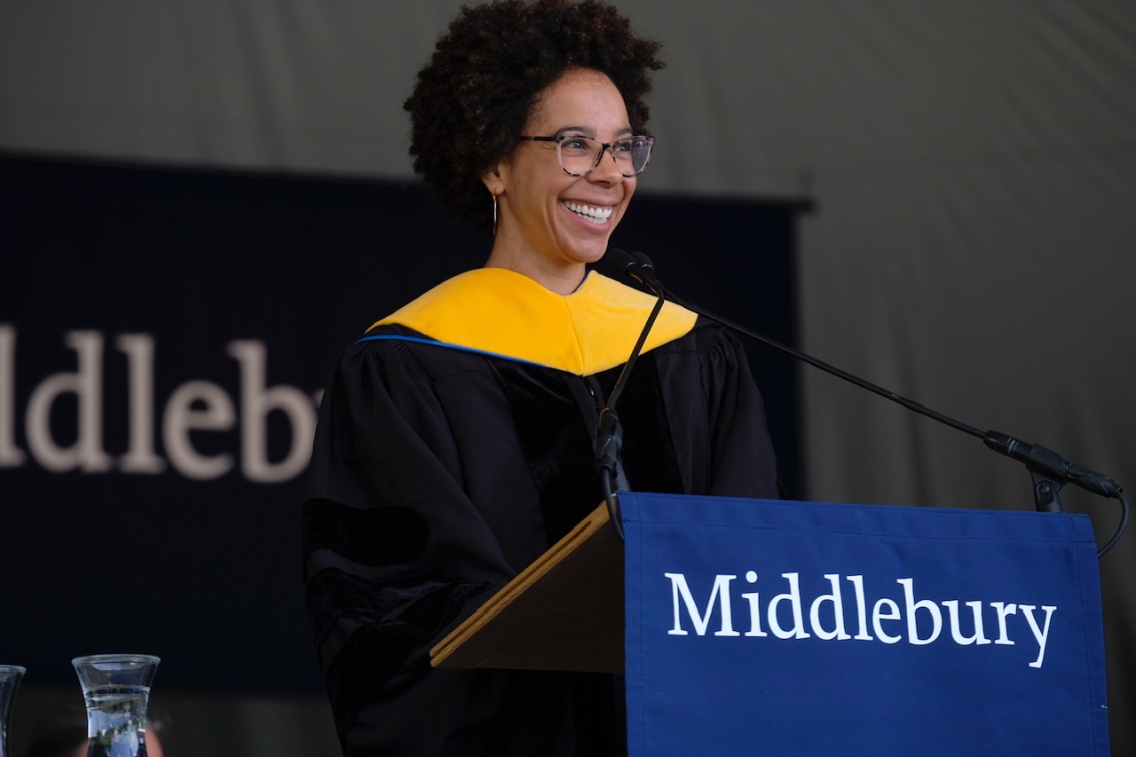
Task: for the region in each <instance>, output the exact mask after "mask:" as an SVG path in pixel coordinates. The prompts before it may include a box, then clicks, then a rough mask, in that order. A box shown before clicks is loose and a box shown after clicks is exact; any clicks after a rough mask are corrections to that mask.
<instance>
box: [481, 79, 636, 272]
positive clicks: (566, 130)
mask: <svg viewBox="0 0 1136 757" xmlns="http://www.w3.org/2000/svg"><path fill="white" fill-rule="evenodd" d="M523 133H524V135H525V136H540V137H546V136H553V135H556V134H574V135H583V136H588V137H594V138H595V139H598V140H599V141H600V142H605V143H611V142H615V141H616V140H617V139H621V138H623V137H627V136H630V135H631V124H630V122H629V120H628V117H627V108H626V106H625V105H624V104H623V97H622V96H621V95H620V94H619V90H618V89H616V87H615V85H614V84H612V82H611V79H609V78H608V77H607V76H605V75H604V74H602V73H600V72H598V71H594V70H591V69H572V70H571V71H568V72H567V73H565V74H564V75H563V76H561V77H560V78H559V79H557V80H556V81H555V82H553V83H552V84H550V85H549V86H548V87H547V88H545V90H544V91H543V92H541V94H540V97H539V98H538V100H537V104H536V107H535V108H534V109H533V112H532V114H531V115H530V116H529V120H528V123H527V124H526V125H525V130H524V132H523ZM518 136H520V135H518ZM482 180H483V181H484V182H485V185H486V187H488V189H489V191H490V193H492V194H493V195H495V196H496V197H497V202H498V210H497V213H498V222H497V235H496V237H495V238H494V240H493V252H492V253H491V254H490V256H489V260H488V262H487V263H486V265H487V266H490V267H498V268H508V269H511V270H514V271H517V272H518V273H523V274H525V275H526V276H528V277H529V278H532V279H535V280H536V281H537V282H539V283H541V284H543V285H544V286H545V287H547V288H548V289H551V290H552V291H555V292H560V293H561V294H567V293H569V292H571V291H573V290H575V288H576V287H577V286H579V284H580V282H581V281H582V280H583V277H584V265H585V264H586V263H594V262H595V261H597V260H599V259H600V258H602V257H603V254H604V252H605V251H606V250H607V242H608V238H609V237H610V236H611V232H612V230H613V229H614V228H615V226H616V224H618V223H619V220H620V219H621V218H622V217H623V213H624V211H625V210H626V209H627V203H628V202H629V201H630V200H631V195H632V194H634V192H635V182H636V180H635V178H634V177H631V178H628V177H625V176H624V175H623V174H622V173H621V170H620V168H619V167H618V166H616V164H615V161H614V160H613V159H612V157H611V150H610V149H609V150H606V151H605V152H604V155H603V158H602V159H601V160H600V164H599V165H598V166H596V167H595V168H593V169H592V170H591V171H590V172H589V173H588V174H586V175H584V176H570V175H569V174H567V173H565V172H564V169H562V168H561V167H560V163H559V161H558V160H557V158H556V145H555V144H554V143H552V142H535V141H527V140H525V141H520V142H518V144H517V148H516V150H514V151H513V153H512V154H511V155H508V156H507V157H505V158H502V159H501V160H500V161H498V162H497V163H496V164H495V165H494V166H493V167H492V168H491V169H490V170H489V171H486V172H485V174H483V175H482Z"/></svg>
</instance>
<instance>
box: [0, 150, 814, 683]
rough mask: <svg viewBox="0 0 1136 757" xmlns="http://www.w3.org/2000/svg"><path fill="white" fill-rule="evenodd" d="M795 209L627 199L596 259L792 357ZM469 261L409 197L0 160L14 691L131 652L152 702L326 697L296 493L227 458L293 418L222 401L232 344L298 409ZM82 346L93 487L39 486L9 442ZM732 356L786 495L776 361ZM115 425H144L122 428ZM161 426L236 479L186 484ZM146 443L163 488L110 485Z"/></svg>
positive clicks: (290, 430)
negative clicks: (147, 384) (755, 391)
mask: <svg viewBox="0 0 1136 757" xmlns="http://www.w3.org/2000/svg"><path fill="white" fill-rule="evenodd" d="M645 183H647V184H649V180H648V181H647V182H645ZM487 200H488V198H487ZM801 209H802V208H801V207H800V206H799V205H796V204H794V203H792V202H780V201H770V202H748V201H747V202H729V201H723V202H710V201H706V200H690V199H683V198H662V197H651V196H649V195H643V194H640V196H639V197H637V198H636V200H635V202H634V203H633V204H632V208H631V211H630V212H629V213H628V215H627V217H626V218H625V220H624V221H623V224H622V225H621V226H620V228H619V229H618V230H617V232H616V233H615V236H614V239H613V244H614V245H616V246H622V247H625V248H626V249H638V250H643V251H644V252H647V253H648V254H649V255H651V256H652V257H653V258H654V260H655V262H656V265H657V268H658V271H659V274H660V277H661V278H662V279H663V280H664V281H665V282H667V283H668V285H669V286H670V287H671V288H672V289H674V290H675V291H676V292H677V293H678V294H680V295H682V296H684V297H685V298H687V299H689V300H691V301H693V302H697V303H699V304H702V305H704V306H706V307H709V308H711V309H713V310H716V311H717V312H719V313H721V314H722V315H725V316H727V317H730V318H733V319H735V320H737V321H739V322H741V323H744V324H747V325H749V326H751V327H753V328H756V329H757V330H759V331H762V332H763V333H765V334H767V335H769V336H771V337H773V338H775V339H778V340H780V341H783V342H786V343H789V344H793V343H794V342H795V339H794V325H793V324H794V313H795V305H794V290H795V287H794V283H793V269H794V265H793V251H794V249H795V234H796V215H797V213H798V212H799V211H800V210H801ZM489 212H490V206H489V203H488V201H487V202H486V213H489ZM488 249H489V241H488V240H486V239H484V238H480V237H477V236H476V235H474V234H472V233H471V232H468V231H466V230H465V229H464V227H462V226H460V225H459V224H457V223H455V222H453V221H451V220H450V219H448V218H447V216H446V215H445V213H444V211H443V210H442V209H441V208H440V207H439V206H438V205H437V204H436V203H434V202H433V200H431V199H430V198H429V195H428V193H427V192H426V190H425V189H424V188H422V187H421V186H419V185H416V184H402V183H393V182H386V183H384V182H377V181H357V180H334V179H324V178H311V177H295V176H282V175H260V174H245V173H224V172H206V171H191V170H175V169H168V168H155V167H137V166H118V165H104V164H95V163H75V162H65V161H53V160H41V159H35V158H29V157H24V156H15V155H9V156H0V662H4V663H11V664H22V665H25V666H27V667H28V678H27V680H28V681H29V682H33V683H71V682H74V681H75V678H74V674H73V672H72V670H71V666H70V664H69V660H70V659H71V658H72V657H74V656H76V655H80V654H93V653H101V652H116V651H117V652H123V651H130V652H145V653H151V654H157V655H160V656H161V657H162V658H163V661H162V665H161V668H160V670H159V673H158V678H157V681H156V684H157V685H159V686H162V687H170V688H173V687H177V688H226V689H251V690H269V691H271V690H276V691H303V690H313V689H317V688H320V687H321V686H322V683H321V679H320V676H319V673H318V670H317V668H316V665H315V662H314V660H315V655H314V651H313V650H312V644H311V638H310V633H309V630H308V628H307V624H306V620H305V618H304V614H303V609H302V603H301V587H300V567H299V543H298V541H299V538H298V533H299V505H300V502H301V501H302V499H303V488H304V482H303V479H304V477H303V475H302V473H301V474H299V475H295V476H292V477H290V478H289V479H288V480H285V481H280V482H275V483H263V482H257V481H254V480H250V474H249V471H248V469H247V466H246V465H245V464H244V461H243V460H242V440H247V438H250V435H252V434H256V433H257V429H258V428H259V425H258V424H261V425H263V426H264V434H265V436H266V438H267V458H266V459H267V465H268V467H270V468H271V466H273V465H278V464H279V463H280V462H281V461H282V460H283V459H284V458H285V457H286V456H287V455H288V454H289V452H290V451H291V450H292V449H293V444H294V443H296V440H295V439H294V438H293V437H294V429H295V421H294V420H293V416H290V415H289V414H288V413H286V412H283V411H281V410H278V409H277V410H271V411H267V412H266V411H264V409H263V408H262V411H261V414H260V416H258V417H255V418H253V419H252V421H251V422H249V419H248V418H247V417H244V416H243V412H244V410H245V409H246V406H248V405H250V402H249V401H248V400H249V398H250V397H251V398H252V400H256V399H257V398H259V399H261V400H263V399H265V398H266V397H267V396H268V395H266V394H265V393H264V392H265V391H267V392H268V393H269V394H272V392H273V391H274V390H273V389H264V390H263V391H261V389H257V388H256V387H254V390H255V391H253V392H252V393H251V394H250V395H248V396H247V397H246V396H244V395H242V383H241V378H242V373H243V374H244V376H245V381H246V383H247V382H248V381H249V380H250V379H249V370H248V366H247V365H246V366H244V367H243V368H242V362H241V361H240V360H238V359H237V358H236V357H235V356H234V353H230V351H229V350H230V349H233V348H232V347H231V346H230V345H232V344H233V343H234V342H238V343H240V344H243V345H244V346H243V347H237V348H236V349H237V351H238V352H240V353H241V354H244V355H246V357H247V356H248V355H249V354H251V352H250V345H252V346H253V348H256V345H263V349H264V350H265V358H264V365H265V371H266V386H267V387H293V389H288V388H284V389H281V390H280V392H283V393H284V394H288V395H289V396H290V397H291V401H292V402H293V404H296V403H298V402H299V399H298V398H299V397H300V394H301V393H303V395H305V397H307V398H309V399H310V398H311V397H312V396H313V395H315V394H316V393H318V391H319V390H320V387H321V386H322V385H323V381H324V378H325V376H326V372H327V370H328V369H329V368H330V366H331V363H332V360H333V359H334V357H335V355H336V354H337V353H338V352H339V350H340V349H342V348H343V347H344V346H345V345H346V344H348V343H349V342H350V341H351V340H352V339H353V338H354V337H355V336H357V335H358V334H359V333H361V332H362V331H363V329H365V328H366V327H367V326H369V325H370V324H371V323H372V322H374V321H375V320H377V319H378V318H380V317H382V316H383V315H386V314H387V313H389V312H390V311H392V310H394V309H395V308H396V307H397V306H399V305H401V304H402V303H404V302H406V301H408V300H410V299H411V298H413V297H415V296H417V295H418V294H420V293H421V292H423V291H425V290H426V289H428V288H429V287H430V286H432V285H433V284H435V283H437V282H439V281H441V280H442V279H444V278H446V277H448V276H450V275H453V274H455V273H458V272H460V271H462V270H466V269H469V268H472V267H477V266H478V265H480V264H481V263H482V262H483V260H484V258H485V256H486V255H487V254H488ZM74 332H82V333H81V334H79V335H78V336H75V335H74ZM69 334H72V336H70V337H69V336H68V335H69ZM123 335H149V339H150V340H152V341H149V343H150V344H152V345H153V370H152V375H153V398H152V403H143V404H144V405H147V406H150V405H152V410H149V411H145V410H144V411H143V414H142V415H138V413H139V410H138V406H137V404H135V405H132V404H131V401H130V393H131V391H132V390H131V388H130V387H131V386H135V389H134V391H135V392H137V386H140V385H141V384H138V383H137V376H135V378H134V379H132V378H131V374H130V366H131V365H132V364H134V365H136V367H137V366H141V365H143V362H142V361H140V360H139V359H138V358H137V353H132V354H134V355H135V358H133V362H132V359H128V353H129V352H130V350H131V348H129V347H126V346H123V344H124V343H120V342H119V341H118V340H119V339H120V337H122V336H123ZM68 340H70V341H68ZM98 340H101V342H102V344H101V348H100V349H98V351H97V352H98V355H100V356H101V370H98V371H95V370H94V367H93V366H91V367H90V368H89V370H88V371H87V372H86V373H85V374H84V376H85V377H86V378H85V380H86V382H87V383H86V386H87V390H89V392H90V394H89V395H88V396H89V398H90V400H91V401H90V403H89V404H88V406H87V407H86V412H87V413H88V416H89V415H90V413H91V411H92V407H91V406H97V407H95V408H94V410H95V415H97V416H101V425H102V428H101V433H99V434H97V437H98V438H97V440H96V446H97V447H101V450H102V451H105V453H106V460H107V462H108V469H107V470H101V471H83V470H81V469H79V468H76V469H72V470H60V471H53V470H48V469H47V467H45V465H44V464H43V462H42V461H41V459H40V457H39V456H37V455H36V454H34V453H33V451H32V450H31V448H30V446H29V440H28V433H29V428H28V424H29V417H28V416H29V413H28V408H29V404H31V403H32V398H33V395H35V394H36V393H37V390H41V389H42V392H41V394H42V393H46V394H51V392H49V391H47V389H46V388H45V387H46V386H47V385H48V384H47V383H45V382H48V383H50V382H49V379H50V377H52V376H55V375H57V374H68V373H70V374H74V373H75V372H76V371H77V368H78V352H77V350H76V349H74V348H73V346H74V345H76V344H78V343H80V342H82V343H83V344H86V345H88V347H87V348H86V349H89V350H90V354H92V355H93V354H95V352H96V346H97V343H98ZM130 340H133V343H134V344H135V345H137V343H138V341H139V338H138V337H130V336H128V337H127V341H130ZM143 341H148V340H146V339H145V338H143ZM69 345H70V346H69ZM750 358H751V363H752V364H753V366H754V371H755V376H756V377H757V381H758V384H759V385H760V386H761V388H762V391H763V392H764V394H765V397H766V404H767V409H768V412H769V417H770V426H771V433H772V435H773V439H774V444H775V445H776V447H777V452H778V457H779V462H780V466H779V467H780V472H781V476H782V478H783V479H784V480H785V482H786V484H787V485H788V487H789V490H790V495H791V496H792V495H794V494H795V493H796V492H797V491H798V486H797V482H798V478H799V476H798V469H797V449H798V436H797V434H798V432H797V387H796V382H795V375H796V367H795V366H794V364H793V363H792V362H791V361H790V360H789V359H787V358H785V357H783V356H781V355H780V354H778V353H776V352H774V351H772V350H769V349H768V348H764V347H760V346H750ZM254 362H255V361H254ZM95 377H97V378H98V379H99V380H101V386H98V385H96V384H93V383H92V379H93V378H95ZM59 381H62V383H61V384H59V386H60V387H63V389H62V390H60V391H59V392H58V393H57V397H56V399H55V400H54V401H53V402H52V403H51V404H50V406H49V407H50V412H49V415H48V417H49V423H48V424H47V425H48V426H49V427H50V442H51V444H53V445H54V446H55V447H56V448H59V449H62V450H65V449H66V448H68V447H70V446H71V445H72V444H74V443H75V442H76V441H77V436H78V434H79V423H78V422H77V417H78V415H79V413H80V408H81V406H82V405H83V404H84V402H83V401H80V400H79V398H78V395H77V394H75V393H74V392H71V391H69V390H67V389H66V387H65V384H66V381H67V379H60V380H59ZM191 382H210V383H211V384H215V385H216V387H214V389H213V390H212V391H213V395H210V396H212V397H213V399H212V400H210V401H209V402H211V403H212V409H213V411H214V412H220V410H219V408H221V406H223V405H225V404H226V401H225V399H224V398H223V397H222V398H220V399H217V397H216V393H217V387H219V389H220V390H221V391H222V392H223V394H225V395H227V397H228V404H229V405H230V406H231V409H232V410H233V413H234V417H233V418H231V419H229V420H228V421H225V420H224V419H223V418H222V419H221V420H218V421H216V426H217V428H215V429H214V430H208V429H205V428H198V429H197V430H193V429H189V430H187V428H188V426H186V425H185V424H186V422H185V421H184V417H185V414H186V412H190V413H192V412H197V413H198V415H196V416H194V417H195V418H196V419H197V420H196V421H193V420H191V421H189V423H190V425H192V424H193V423H198V424H199V425H201V426H205V425H208V421H203V420H201V419H202V418H203V417H204V414H205V413H206V412H207V411H208V409H209V404H207V403H206V402H205V401H203V400H202V399H200V397H201V396H202V393H203V391H204V390H203V389H202V387H203V385H202V384H199V383H191ZM57 388H58V387H57ZM87 390H85V391H87ZM95 390H98V391H95ZM191 390H192V391H191ZM185 391H189V393H190V395H191V396H197V397H198V398H199V399H197V400H195V401H193V402H190V401H187V400H184V399H183V400H182V402H183V406H182V413H181V416H180V417H182V421H180V423H181V425H178V424H179V421H178V420H177V418H175V417H173V416H170V417H167V414H168V408H169V406H170V405H171V404H177V403H176V402H175V403H171V398H172V397H174V396H175V395H177V393H178V392H185ZM280 392H277V393H280ZM205 394H208V392H205ZM182 396H183V397H184V395H182ZM272 396H275V395H272ZM41 400H42V397H41ZM138 401H139V400H138V399H137V395H136V399H135V403H137V402H138ZM314 403H315V400H314V399H311V400H310V410H311V412H312V414H313V417H314V407H315V404H314ZM42 404H43V403H42V402H41V405H42ZM132 408H133V409H132ZM131 413H134V416H135V417H139V418H142V419H144V420H146V424H145V425H146V426H147V427H148V429H147V430H143V431H139V430H138V428H135V430H134V431H133V432H132V431H131V427H130V421H129V419H130V418H131V417H132V416H131ZM147 413H148V414H147ZM175 415H176V414H175ZM221 415H224V413H223V412H222V413H221ZM171 418H172V420H171ZM33 423H34V421H33ZM86 423H87V428H86V431H85V433H87V434H88V435H89V436H91V437H92V438H94V437H95V436H96V435H95V434H94V433H93V430H92V427H91V426H90V417H88V420H87V421H86ZM167 427H169V428H172V429H173V431H172V433H173V435H174V436H176V437H178V438H180V439H181V440H182V441H183V442H188V444H190V445H191V446H192V450H193V454H194V455H196V456H198V457H208V458H212V459H213V460H214V461H215V462H217V461H221V462H217V464H218V465H221V466H222V467H225V466H226V465H229V463H225V462H224V461H225V460H227V459H229V460H231V468H229V469H228V470H227V472H224V473H223V474H222V475H219V476H217V477H214V478H208V479H195V478H192V477H189V476H187V475H185V474H184V473H183V472H182V470H181V469H179V468H178V466H176V465H174V464H172V462H171V461H172V456H171V452H170V450H168V449H167V448H166V445H165V443H164V435H165V433H166V432H167V431H168V430H169V428H167ZM96 430H97V429H96ZM139 434H142V435H143V436H146V435H152V442H151V443H150V444H148V445H147V444H145V443H144V441H145V440H144V439H143V441H142V442H139V439H138V438H137V437H138V435H139ZM41 436H42V431H41ZM140 443H141V444H142V446H143V447H146V446H149V447H151V448H152V451H153V457H154V458H162V460H163V461H164V462H163V463H159V464H160V465H163V466H164V469H163V470H162V471H160V472H151V473H139V472H130V471H127V470H123V469H122V463H121V459H122V457H123V454H124V453H125V452H126V451H127V450H128V448H132V445H135V444H140ZM301 444H302V442H301ZM225 455H228V456H229V458H225V457H223V456H225ZM253 457H256V454H255V453H254V454H253ZM261 457H262V458H263V457H264V455H261ZM21 458H22V460H21ZM60 466H62V467H67V466H66V465H65V464H60ZM88 467H92V466H90V465H88ZM94 467H98V466H97V465H96V466H94ZM253 475H255V474H253Z"/></svg>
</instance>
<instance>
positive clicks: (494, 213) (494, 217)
mask: <svg viewBox="0 0 1136 757" xmlns="http://www.w3.org/2000/svg"><path fill="white" fill-rule="evenodd" d="M493 236H497V195H493Z"/></svg>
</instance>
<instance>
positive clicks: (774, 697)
mask: <svg viewBox="0 0 1136 757" xmlns="http://www.w3.org/2000/svg"><path fill="white" fill-rule="evenodd" d="M619 498H620V508H621V512H622V518H623V525H624V532H625V534H626V544H625V545H621V544H620V543H619V541H618V539H617V537H616V536H615V533H614V529H613V528H612V527H611V524H610V523H609V522H608V519H607V511H606V509H605V508H604V507H602V506H601V507H600V508H598V509H597V510H596V511H595V512H593V513H592V514H591V515H590V516H589V517H588V518H586V519H585V520H584V521H582V522H581V523H580V524H579V525H578V526H577V527H576V528H575V529H573V531H572V532H571V533H569V534H568V535H567V536H566V537H565V538H564V539H562V540H561V541H560V542H559V543H557V544H556V545H554V546H553V547H552V548H551V549H550V550H549V551H548V552H546V553H545V554H544V555H543V556H542V557H541V558H540V559H539V560H537V561H536V562H535V563H534V564H533V565H531V566H530V567H529V568H528V569H526V570H525V571H524V572H523V573H522V574H521V575H519V576H518V577H517V578H516V579H514V581H512V582H511V583H510V584H508V585H507V586H506V587H505V588H503V589H502V590H501V591H500V592H499V593H498V594H497V595H495V596H494V597H492V598H491V599H490V600H489V601H487V602H486V603H485V604H484V605H483V606H482V607H481V608H480V609H479V610H478V611H477V612H476V613H475V614H474V615H472V616H471V617H470V618H468V619H467V620H466V621H465V622H464V623H463V624H462V625H461V626H459V627H458V628H456V629H455V630H454V631H453V632H452V633H451V634H450V635H449V636H447V637H446V638H445V639H444V640H443V641H442V642H440V643H439V644H438V645H437V646H436V647H435V648H434V650H432V652H431V655H432V658H433V663H434V664H436V665H442V666H453V667H500V668H524V669H545V670H589V671H614V672H618V671H620V670H622V671H623V672H624V673H625V676H626V690H627V733H628V752H629V754H631V755H648V754H649V755H670V754H674V755H679V754H683V755H689V754H714V755H750V754H763V755H764V754H774V755H809V754H818V755H819V754H825V755H863V754H873V755H911V754H919V755H937V754H942V755H959V754H1029V755H1039V754H1040V755H1045V754H1053V755H1097V756H1100V757H1104V756H1105V755H1108V753H1109V745H1108V727H1107V717H1108V710H1107V702H1106V697H1105V676H1104V652H1103V625H1102V621H1101V607H1100V584H1099V574H1098V571H1097V562H1096V546H1095V540H1094V538H1093V534H1092V529H1091V526H1090V524H1089V521H1088V518H1087V517H1085V516H1083V515H1072V514H1063V513H1032V512H1031V513H1026V512H1001V511H989V510H967V509H939V508H912V507H891V506H886V507H885V506H874V505H843V504H830V503H810V502H782V501H767V500H747V499H734V498H722V497H695V496H682V495H657V494H642V493H630V492H621V493H620V494H619Z"/></svg>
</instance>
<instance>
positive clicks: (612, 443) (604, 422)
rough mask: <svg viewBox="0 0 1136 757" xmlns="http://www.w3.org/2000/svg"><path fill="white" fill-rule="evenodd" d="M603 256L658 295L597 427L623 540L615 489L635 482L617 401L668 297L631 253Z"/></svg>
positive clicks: (600, 460)
mask: <svg viewBox="0 0 1136 757" xmlns="http://www.w3.org/2000/svg"><path fill="white" fill-rule="evenodd" d="M609 258H610V260H609ZM603 259H604V261H605V262H606V263H607V266H608V268H609V269H611V268H613V267H614V268H615V270H616V275H617V276H630V277H632V278H635V279H636V280H637V281H640V282H641V283H643V284H644V285H645V286H647V287H648V288H650V289H652V291H654V292H655V295H656V297H657V298H658V299H657V300H656V301H655V306H654V307H653V308H652V309H651V313H650V315H648V316H647V322H646V323H645V324H644V325H643V330H642V331H640V332H639V339H638V340H636V342H635V346H634V347H633V348H632V350H631V355H630V357H628V358H627V362H626V363H624V364H623V370H622V371H620V372H619V378H617V379H616V380H615V384H614V385H613V386H612V388H611V394H609V395H608V398H607V404H606V405H605V406H604V409H603V410H602V411H600V417H599V423H598V424H597V427H596V441H595V447H594V449H595V464H596V470H597V471H598V472H599V474H600V482H601V484H602V486H603V492H604V501H605V502H607V511H608V518H609V520H611V522H612V525H613V526H615V532H616V534H617V535H618V536H619V540H620V541H623V521H622V519H621V518H620V515H619V503H618V500H617V499H616V497H615V494H614V490H616V489H623V490H625V491H626V490H628V489H630V488H631V485H630V483H629V482H628V481H627V476H626V474H625V473H624V471H623V464H622V462H621V460H620V457H619V455H620V452H621V451H622V449H623V428H622V426H620V423H619V416H618V415H616V413H615V404H616V403H617V402H618V401H619V398H620V396H621V395H622V394H623V388H624V387H625V386H626V385H627V378H628V376H630V375H631V369H632V368H634V367H635V361H636V360H638V359H639V353H640V352H642V351H643V345H644V344H646V342H647V335H648V334H650V333H651V327H652V326H654V325H655V320H656V319H657V318H658V317H659V313H660V312H661V311H662V309H663V304H664V303H665V302H666V299H665V297H664V296H663V291H662V287H661V285H660V286H658V287H652V286H651V284H650V283H649V282H648V280H647V279H648V277H647V274H645V273H644V270H645V268H644V266H643V264H642V263H639V262H638V261H636V260H635V259H634V258H633V257H632V256H631V255H629V254H628V253H626V252H624V251H623V250H616V249H611V250H608V252H607V253H606V254H605V255H604V257H603ZM646 268H648V269H650V270H651V273H650V279H651V280H654V281H655V282H656V283H657V279H654V271H653V266H647V267H646ZM613 480H614V485H613Z"/></svg>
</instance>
